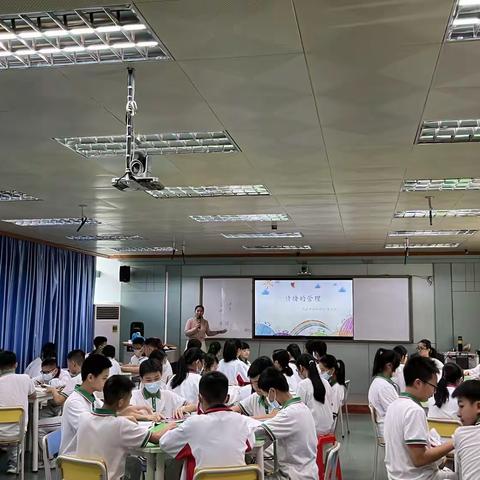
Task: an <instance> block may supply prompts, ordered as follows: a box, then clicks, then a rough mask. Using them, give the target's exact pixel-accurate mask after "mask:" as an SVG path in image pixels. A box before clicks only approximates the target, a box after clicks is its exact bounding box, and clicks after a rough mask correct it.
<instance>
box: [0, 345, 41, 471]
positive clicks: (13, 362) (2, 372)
mask: <svg viewBox="0 0 480 480" xmlns="http://www.w3.org/2000/svg"><path fill="white" fill-rule="evenodd" d="M16 368H17V357H16V355H15V353H13V352H9V351H3V352H0V407H22V408H23V411H24V412H25V428H26V426H27V425H28V398H29V397H32V398H33V397H34V396H35V385H34V383H33V380H32V379H31V378H30V377H29V376H28V375H26V374H22V375H18V374H16V373H15V370H16ZM0 432H1V435H2V437H8V436H9V435H12V436H13V435H17V434H18V428H16V427H15V426H14V425H1V426H0ZM7 455H8V460H7V473H12V474H15V473H17V449H16V447H7Z"/></svg>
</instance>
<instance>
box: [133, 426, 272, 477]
mask: <svg viewBox="0 0 480 480" xmlns="http://www.w3.org/2000/svg"><path fill="white" fill-rule="evenodd" d="M164 427H165V424H164V423H160V424H159V425H157V426H155V427H154V428H153V429H152V430H153V431H158V430H161V429H163V428H164ZM264 444H265V440H263V438H257V439H256V441H255V445H254V446H253V449H252V452H253V454H254V455H255V458H256V459H257V465H258V466H259V468H260V470H261V471H262V477H261V479H262V480H263V475H264V473H263V472H264V468H265V467H264V461H263V454H264V452H263V446H264ZM135 453H138V454H139V455H142V456H143V457H145V458H146V459H147V471H146V473H145V480H165V457H166V456H167V454H166V453H165V452H164V451H163V450H162V449H161V448H160V447H159V446H158V445H154V444H152V443H149V444H147V446H146V447H144V448H139V449H136V450H135Z"/></svg>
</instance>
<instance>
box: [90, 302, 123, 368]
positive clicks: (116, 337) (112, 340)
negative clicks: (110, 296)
mask: <svg viewBox="0 0 480 480" xmlns="http://www.w3.org/2000/svg"><path fill="white" fill-rule="evenodd" d="M99 335H102V336H104V337H107V339H108V343H109V344H110V345H113V346H114V347H115V350H116V357H117V359H118V358H119V357H120V356H121V352H120V305H119V304H110V305H95V336H96V337H97V336H99Z"/></svg>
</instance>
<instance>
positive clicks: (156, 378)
mask: <svg viewBox="0 0 480 480" xmlns="http://www.w3.org/2000/svg"><path fill="white" fill-rule="evenodd" d="M140 378H141V384H140V388H139V389H138V390H134V391H133V392H132V399H131V404H132V405H138V406H146V407H149V408H151V409H152V411H153V413H154V414H155V413H156V414H159V416H161V417H162V418H180V417H182V416H183V414H184V413H186V412H194V411H195V410H196V409H197V406H196V404H191V405H187V402H186V401H185V399H184V398H183V397H180V396H179V395H177V394H176V393H175V392H172V391H170V390H165V389H164V390H162V389H161V388H160V387H161V381H162V364H161V363H160V362H157V360H150V359H149V360H145V361H144V362H142V363H141V365H140Z"/></svg>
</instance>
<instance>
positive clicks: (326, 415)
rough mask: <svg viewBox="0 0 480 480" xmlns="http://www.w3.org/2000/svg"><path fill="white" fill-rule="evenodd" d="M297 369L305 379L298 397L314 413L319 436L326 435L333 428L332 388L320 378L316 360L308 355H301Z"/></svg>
mask: <svg viewBox="0 0 480 480" xmlns="http://www.w3.org/2000/svg"><path fill="white" fill-rule="evenodd" d="M297 367H298V372H299V374H300V377H302V378H303V379H304V380H302V381H301V382H300V383H299V384H298V386H297V395H298V396H299V397H300V398H301V399H302V402H303V403H304V404H305V405H306V406H307V407H308V408H309V409H310V411H311V412H312V415H313V419H314V420H315V428H316V431H317V436H318V435H326V434H328V433H330V432H331V431H332V427H333V412H332V387H331V386H330V384H329V383H328V382H327V381H326V380H324V379H323V378H320V375H319V373H318V369H317V364H316V362H315V359H314V358H313V357H312V356H311V355H309V354H308V353H304V354H303V355H300V357H299V358H298V360H297Z"/></svg>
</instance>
